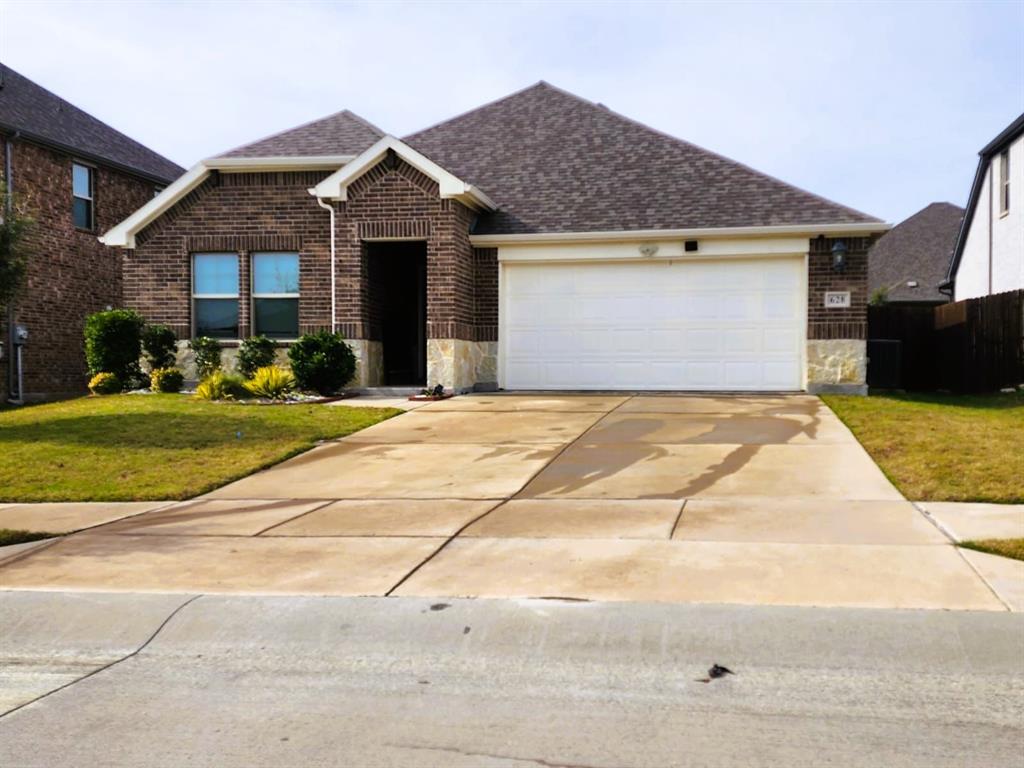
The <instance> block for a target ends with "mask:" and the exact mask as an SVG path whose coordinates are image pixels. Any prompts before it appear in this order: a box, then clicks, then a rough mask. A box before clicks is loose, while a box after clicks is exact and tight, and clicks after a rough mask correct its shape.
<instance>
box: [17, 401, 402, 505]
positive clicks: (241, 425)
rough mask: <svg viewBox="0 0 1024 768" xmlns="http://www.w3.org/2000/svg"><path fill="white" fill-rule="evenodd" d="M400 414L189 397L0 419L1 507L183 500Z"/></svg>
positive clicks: (56, 407)
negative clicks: (6, 504)
mask: <svg viewBox="0 0 1024 768" xmlns="http://www.w3.org/2000/svg"><path fill="white" fill-rule="evenodd" d="M398 413H400V411H397V410H393V409H384V408H348V407H334V408H331V407H327V406H324V405H258V406H257V405H249V406H247V405H239V404H236V403H211V402H204V401H201V400H196V399H195V398H192V397H187V396H184V395H115V396H111V397H83V398H79V399H77V400H66V401H63V402H59V403H48V404H44V405H34V406H30V407H24V408H17V409H5V410H0V457H2V458H0V501H144V500H151V499H185V498H189V497H191V496H195V495H197V494H200V493H205V492H207V491H210V490H212V489H214V488H216V487H218V486H221V485H224V484H225V483H227V482H230V481H232V480H236V479H238V478H240V477H244V476H245V475H248V474H250V473H252V472H254V471H255V470H257V469H261V468H263V467H266V466H269V465H271V464H276V463H277V462H279V461H282V460H283V459H286V458H288V457H289V456H294V455H295V454H297V453H300V452H302V451H304V450H306V449H308V448H310V447H312V446H313V445H314V444H315V443H316V442H317V441H318V440H325V439H329V438H335V437H342V436H344V435H348V434H351V433H352V432H355V431H357V430H360V429H363V428H364V427H368V426H370V425H372V424H376V423H377V422H379V421H383V420H384V419H387V418H390V417H391V416H394V415H396V414H398Z"/></svg>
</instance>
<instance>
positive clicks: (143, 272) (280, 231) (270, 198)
mask: <svg viewBox="0 0 1024 768" xmlns="http://www.w3.org/2000/svg"><path fill="white" fill-rule="evenodd" d="M326 176H327V173H326V172H298V173H283V172H282V173H239V174H218V173H214V174H212V175H211V176H210V178H208V179H207V180H206V181H205V182H204V183H203V184H202V185H200V186H199V187H198V188H196V189H195V190H193V191H192V193H191V194H189V195H188V196H187V197H186V198H185V199H184V200H182V201H180V202H179V203H178V204H177V205H175V206H174V207H173V208H172V209H171V210H169V211H168V212H167V213H166V214H165V215H164V216H162V217H161V218H160V219H158V220H157V221H156V222H154V223H153V224H152V225H150V226H149V227H147V228H146V229H145V230H143V231H142V232H141V233H139V235H138V236H137V237H136V248H135V249H134V250H131V251H127V252H125V256H124V299H125V305H126V306H129V307H131V308H133V309H136V310H138V311H139V312H141V313H142V315H143V316H144V317H145V318H146V319H147V320H149V321H150V322H156V323H165V324H166V325H169V326H170V327H171V328H173V329H174V332H175V333H176V334H177V335H178V338H181V339H187V338H190V336H191V329H192V298H191V293H192V274H191V254H193V253H196V252H204V251H207V252H209V251H223V252H231V253H237V254H238V255H239V259H240V262H239V271H238V282H239V285H238V293H239V326H240V330H239V333H240V334H241V335H242V336H243V337H245V336H248V335H250V322H251V320H250V317H249V314H250V311H249V310H250V301H249V300H250V295H251V292H250V288H249V256H250V255H251V254H252V253H253V252H256V251H295V252H297V253H298V254H299V292H300V296H301V298H300V299H299V325H300V329H301V330H302V331H303V332H306V331H313V330H319V329H321V328H328V327H330V323H331V317H330V311H331V295H330V227H329V225H328V221H329V219H328V215H327V212H326V211H324V210H323V209H321V208H319V207H318V206H317V205H316V201H315V200H314V199H313V198H312V197H310V195H309V193H308V192H307V189H309V187H311V186H313V185H315V184H317V183H319V182H320V181H321V180H322V179H323V178H325V177H326Z"/></svg>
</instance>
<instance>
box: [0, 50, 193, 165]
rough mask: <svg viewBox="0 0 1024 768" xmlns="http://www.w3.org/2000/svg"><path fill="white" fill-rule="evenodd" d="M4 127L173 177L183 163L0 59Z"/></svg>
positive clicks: (98, 159)
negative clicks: (152, 147) (140, 140)
mask: <svg viewBox="0 0 1024 768" xmlns="http://www.w3.org/2000/svg"><path fill="white" fill-rule="evenodd" d="M0 81H2V83H3V87H0V131H3V132H5V133H14V132H16V131H20V132H21V134H22V135H23V136H24V137H25V138H26V139H30V140H32V141H36V142H39V143H41V144H47V145H50V146H54V147H57V148H59V149H61V150H64V151H68V152H70V153H72V154H77V155H79V156H81V157H82V158H83V159H89V160H94V161H96V162H99V163H107V164H109V165H112V166H115V167H119V168H122V169H124V170H127V171H132V172H135V173H138V174H140V175H142V176H147V177H149V178H152V179H154V180H157V181H161V182H165V183H166V182H169V181H172V180H173V179H176V178H177V177H178V176H180V175H181V174H182V173H183V172H184V168H182V167H181V166H179V165H177V164H176V163H173V162H171V161H170V160H168V159H167V158H166V157H163V156H162V155H158V154H157V153H156V152H154V151H153V150H151V149H147V148H146V147H144V146H143V145H142V144H139V142H137V141H135V140H134V139H130V138H128V137H127V136H125V135H124V134H123V133H121V132H120V131H117V130H114V129H113V128H111V127H110V126H109V125H107V124H106V123H104V122H101V121H100V120H97V119H96V118H95V117H93V116H92V115H90V114H88V113H87V112H84V111H82V110H81V109H79V108H78V107H76V106H75V105H74V104H70V103H69V102H67V101H65V100H64V99H62V98H60V97H59V96H57V95H56V94H54V93H51V92H50V91H48V90H46V89H45V88H43V87H42V86H40V85H37V84H36V83H34V82H32V81H31V80H29V79H28V78H27V77H25V76H24V75H21V74H19V73H18V72H15V71H14V70H13V69H11V68H10V67H8V66H7V65H5V64H2V63H0Z"/></svg>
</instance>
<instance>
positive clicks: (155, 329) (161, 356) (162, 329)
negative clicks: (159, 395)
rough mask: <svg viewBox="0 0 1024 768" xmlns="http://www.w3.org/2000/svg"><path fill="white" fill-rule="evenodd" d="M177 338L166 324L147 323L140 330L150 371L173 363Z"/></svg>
mask: <svg viewBox="0 0 1024 768" xmlns="http://www.w3.org/2000/svg"><path fill="white" fill-rule="evenodd" d="M177 342H178V339H177V337H176V336H175V335H174V331H172V330H171V329H170V328H168V327H167V326H166V325H159V324H157V325H147V326H146V328H145V330H143V332H142V349H143V351H144V352H145V353H146V362H147V363H149V368H150V370H151V371H156V370H158V369H160V368H170V367H171V366H173V365H174V353H175V352H176V351H177V348H178V347H177Z"/></svg>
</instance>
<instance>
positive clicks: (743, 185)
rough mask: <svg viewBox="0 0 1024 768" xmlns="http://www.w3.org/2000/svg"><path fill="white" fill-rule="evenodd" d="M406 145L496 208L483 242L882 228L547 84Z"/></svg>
mask: <svg viewBox="0 0 1024 768" xmlns="http://www.w3.org/2000/svg"><path fill="white" fill-rule="evenodd" d="M405 141H406V142H407V143H408V144H409V145H410V146H412V147H414V148H415V149H417V150H418V151H420V152H422V153H423V154H424V155H426V156H427V157H429V158H430V159H431V160H433V161H434V162H436V163H438V164H439V165H441V166H443V167H444V168H446V169H447V170H449V171H451V172H452V173H454V174H455V175H457V176H459V177H461V178H462V179H463V180H465V181H467V182H469V183H472V184H475V185H477V186H478V187H480V188H481V189H482V190H484V191H485V192H486V193H487V194H488V195H490V196H491V197H492V198H494V200H495V201H497V203H498V205H499V207H500V210H499V211H497V212H495V213H493V214H490V215H488V216H486V217H484V218H483V219H482V220H481V221H480V223H479V226H478V228H477V230H476V231H477V232H478V233H480V234H487V233H501V234H507V233H527V232H585V231H615V230H633V229H676V228H681V229H682V228H703V227H742V226H772V225H785V224H825V223H854V222H874V221H878V219H875V218H873V217H871V216H868V215H866V214H864V213H861V212H859V211H855V210H853V209H852V208H847V207H845V206H842V205H839V204H837V203H833V202H831V201H829V200H826V199H824V198H822V197H818V196H817V195H814V194H811V193H810V192H805V191H804V190H802V189H798V188H797V187H794V186H791V185H789V184H786V183H785V182H782V181H779V180H778V179H775V178H772V177H771V176H767V175H765V174H763V173H760V172H758V171H755V170H753V169H751V168H748V167H747V166H745V165H742V164H740V163H737V162H734V161H732V160H729V159H727V158H725V157H722V156H721V155H717V154H715V153H713V152H709V151H708V150H705V149H701V148H700V147H697V146H695V145H693V144H690V143H688V142H685V141H682V140H680V139H676V138H674V137H672V136H668V135H666V134H664V133H660V132H659V131H656V130H654V129H652V128H649V127H647V126H645V125H642V124H640V123H637V122H635V121H633V120H630V119H628V118H626V117H623V116H622V115H619V114H616V113H615V112H612V111H611V110H609V109H607V108H606V107H604V106H602V105H599V104H594V103H592V102H589V101H586V100H584V99H581V98H579V97H578V96H574V95H572V94H570V93H566V92H565V91H562V90H560V89H558V88H555V87H553V86H551V85H549V84H547V83H544V82H540V83H538V84H537V85H534V86H532V87H530V88H527V89H525V90H522V91H519V92H518V93H514V94H512V95H511V96H508V97H506V98H503V99H500V100H499V101H495V102H492V103H491V104H487V105H485V106H483V107H480V108H479V109H475V110H473V111H472V112H468V113H466V114H463V115H460V116H459V117H455V118H453V119H451V120H448V121H445V122H443V123H440V124H438V125H435V126H433V127H431V128H427V129H426V130H423V131H419V132H417V133H414V134H412V135H411V136H408V137H407V138H406V139H405Z"/></svg>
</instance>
